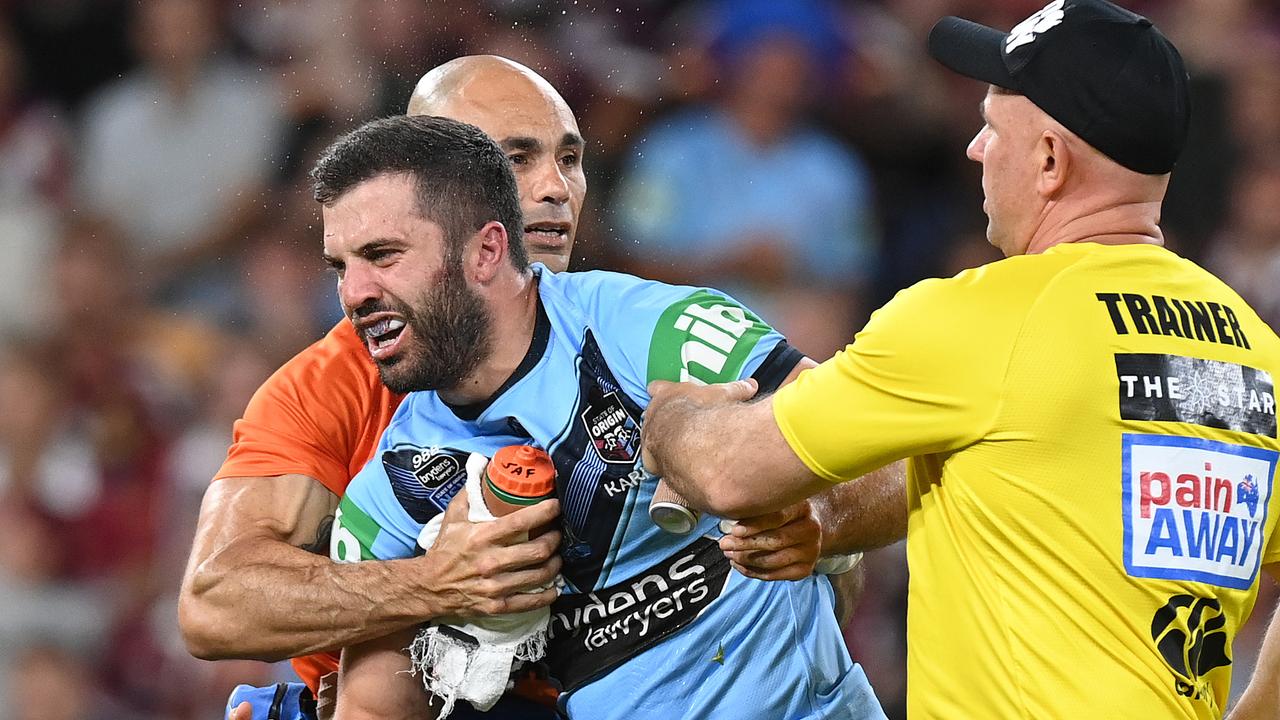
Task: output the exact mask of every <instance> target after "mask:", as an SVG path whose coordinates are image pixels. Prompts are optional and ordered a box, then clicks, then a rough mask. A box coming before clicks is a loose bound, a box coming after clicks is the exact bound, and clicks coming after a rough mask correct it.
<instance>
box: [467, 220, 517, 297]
mask: <svg viewBox="0 0 1280 720" xmlns="http://www.w3.org/2000/svg"><path fill="white" fill-rule="evenodd" d="M468 246H469V248H468V249H469V250H470V252H468V253H467V257H468V259H469V261H470V265H471V268H469V270H470V272H471V274H472V275H473V277H474V278H475V280H476V282H480V283H486V282H489V281H490V280H492V279H493V278H494V277H495V276H496V275H497V273H498V270H499V269H500V268H501V267H502V265H503V264H504V263H507V262H508V260H507V229H506V228H505V227H503V225H502V223H500V222H498V221H496V220H492V221H490V222H487V223H485V225H484V227H482V228H480V229H479V230H477V231H476V234H475V235H473V236H472V237H471V239H470V240H469V241H468Z"/></svg>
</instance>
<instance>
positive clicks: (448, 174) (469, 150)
mask: <svg viewBox="0 0 1280 720" xmlns="http://www.w3.org/2000/svg"><path fill="white" fill-rule="evenodd" d="M401 173H406V174H409V175H411V176H412V177H413V179H414V183H415V185H416V187H417V192H418V210H419V212H421V213H422V216H423V217H425V218H427V219H429V220H431V221H433V222H436V223H438V224H439V225H440V227H441V228H443V230H444V233H445V242H446V243H447V246H448V249H449V252H450V253H451V257H456V256H457V255H458V254H460V253H461V251H462V245H463V242H464V241H465V240H466V238H467V237H469V236H470V235H471V234H472V233H474V232H475V231H477V230H479V229H480V228H482V227H484V224H485V223H487V222H489V221H491V220H497V221H498V222H500V223H502V225H503V226H504V227H506V229H507V254H508V255H509V256H510V258H511V264H512V265H514V266H515V267H516V268H517V269H519V270H523V269H525V268H526V267H528V266H529V255H528V253H527V252H526V251H525V247H524V220H523V218H522V217H521V215H520V192H519V190H518V189H517V188H516V179H515V175H513V174H512V172H511V163H510V162H509V161H508V160H507V156H506V154H504V153H503V152H502V149H501V148H499V147H498V145H497V144H496V143H494V142H493V140H492V139H490V138H489V136H488V135H485V134H484V132H483V131H481V130H480V129H479V128H477V127H475V126H474V125H468V124H466V123H462V122H458V121H457V120H450V119H449V118H443V117H436V116H432V115H397V116H394V117H388V118H382V119H380V120H372V121H370V122H367V123H365V124H364V125H361V126H360V127H358V128H356V129H355V130H352V131H351V132H349V133H347V134H346V135H343V136H342V137H340V138H338V139H337V140H336V141H334V143H333V144H332V145H330V146H329V147H328V149H326V150H325V151H324V153H323V154H322V155H321V156H320V159H319V160H318V161H317V162H316V166H315V167H314V168H312V170H311V180H312V183H313V185H312V188H313V191H314V196H315V199H316V200H317V201H318V202H321V203H323V204H325V205H330V204H332V203H334V202H336V201H337V200H338V198H340V197H342V195H343V194H344V193H346V192H347V191H349V190H351V189H352V188H354V187H355V186H357V185H359V184H360V183H363V182H365V181H367V180H372V179H373V178H375V177H379V176H382V175H395V174H401Z"/></svg>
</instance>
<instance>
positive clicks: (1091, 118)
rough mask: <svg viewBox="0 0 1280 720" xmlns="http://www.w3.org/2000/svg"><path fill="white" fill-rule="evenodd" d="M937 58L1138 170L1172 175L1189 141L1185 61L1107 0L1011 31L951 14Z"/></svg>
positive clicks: (1067, 5) (936, 35)
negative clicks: (1016, 97) (1034, 108)
mask: <svg viewBox="0 0 1280 720" xmlns="http://www.w3.org/2000/svg"><path fill="white" fill-rule="evenodd" d="M929 54H930V55H932V56H933V57H934V58H936V59H937V60H938V61H939V62H941V63H942V64H943V65H946V66H947V67H949V68H951V69H952V70H954V71H956V72H958V73H960V74H961V75H966V76H968V77H971V78H974V79H977V80H982V81H984V82H988V83H991V84H992V85H996V86H998V87H1002V88H1005V89H1007V90H1011V91H1013V92H1015V93H1018V94H1019V95H1024V96H1026V98H1027V99H1028V100H1030V101H1031V102H1033V103H1035V104H1036V106H1038V107H1039V108H1040V109H1041V110H1044V111H1045V112H1046V113H1048V114H1049V115H1050V116H1051V117H1053V119H1055V120H1057V121H1058V122H1060V123H1062V125H1063V127H1066V128H1067V129H1068V130H1070V131H1072V132H1074V133H1075V134H1076V135H1079V136H1080V137H1081V138H1083V139H1084V141H1085V142H1087V143H1089V144H1090V145H1092V146H1093V147H1094V148H1096V149H1097V150H1098V151H1100V152H1101V153H1102V154H1104V155H1106V156H1107V157H1109V158H1111V159H1112V160H1115V161H1116V162H1118V163H1120V164H1121V165H1123V166H1125V167H1127V168H1129V169H1130V170H1134V171H1136V172H1140V173H1144V174H1148V175H1161V174H1164V173H1167V172H1169V171H1170V170H1172V169H1173V165H1174V162H1175V161H1176V160H1177V159H1178V155H1179V153H1181V152H1182V146H1183V145H1184V144H1186V139H1187V126H1188V123H1189V122H1190V119H1191V105H1190V98H1189V97H1188V92H1187V70H1186V67H1184V66H1183V64H1182V56H1181V55H1179V54H1178V50H1177V48H1175V47H1174V46H1173V43H1171V42H1169V40H1168V39H1167V38H1165V36H1164V35H1162V34H1161V33H1160V31H1159V30H1157V29H1156V28H1155V26H1153V25H1152V24H1151V21H1150V20H1148V19H1146V18H1144V17H1142V16H1141V15H1135V14H1134V13H1131V12H1129V11H1128V10H1125V9H1124V8H1121V7H1118V6H1116V5H1113V4H1111V3H1109V2H1106V0H1054V1H1053V2H1051V3H1049V4H1048V5H1046V6H1044V8H1042V9H1041V10H1039V11H1038V12H1036V13H1035V14H1033V15H1032V16H1031V17H1029V18H1027V19H1026V20H1023V21H1022V22H1021V23H1018V25H1016V26H1015V27H1014V28H1013V29H1012V30H1010V31H1009V32H1008V33H1003V32H1000V31H999V30H996V29H994V28H990V27H987V26H985V25H979V24H978V23H975V22H970V21H969V20H962V19H960V18H958V17H945V18H943V19H941V20H939V21H938V23H937V24H936V25H934V26H933V30H932V31H931V32H930V33H929Z"/></svg>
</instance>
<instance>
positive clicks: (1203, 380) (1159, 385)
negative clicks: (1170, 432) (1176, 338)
mask: <svg viewBox="0 0 1280 720" xmlns="http://www.w3.org/2000/svg"><path fill="white" fill-rule="evenodd" d="M1115 358H1116V377H1117V378H1118V379H1119V381H1120V417H1121V418H1123V419H1125V420H1157V421H1164V422H1183V423H1191V424H1193V425H1203V426H1204V427H1211V428H1221V429H1224V430H1235V431H1237V432H1247V433H1253V434H1254V435H1265V436H1267V437H1276V396H1275V388H1274V386H1273V384H1272V380H1271V374H1270V373H1268V372H1266V371H1265V370H1258V369H1255V368H1251V367H1246V366H1244V365H1236V364H1234V363H1227V362H1219V361H1217V360H1202V359H1200V358H1191V357H1183V356H1181V355H1155V354H1145V353H1144V354H1117V355H1116V356H1115Z"/></svg>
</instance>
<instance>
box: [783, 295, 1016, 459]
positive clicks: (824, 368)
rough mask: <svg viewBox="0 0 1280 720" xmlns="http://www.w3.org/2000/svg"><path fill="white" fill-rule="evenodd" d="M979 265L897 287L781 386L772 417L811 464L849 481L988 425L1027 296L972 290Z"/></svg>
mask: <svg viewBox="0 0 1280 720" xmlns="http://www.w3.org/2000/svg"><path fill="white" fill-rule="evenodd" d="M982 272H983V271H982V270H981V269H979V270H977V271H970V272H967V273H962V274H961V275H959V276H957V277H955V278H951V279H949V280H926V281H924V282H922V283H919V284H917V285H915V286H913V287H911V288H908V289H907V290H904V291H902V292H900V293H898V295H897V296H896V297H895V298H894V299H893V300H892V301H890V302H889V303H888V304H887V305H885V306H884V307H882V308H881V309H879V310H878V311H876V313H875V314H874V315H872V317H871V320H870V321H869V322H868V323H867V326H866V328H865V329H864V330H863V331H862V332H860V333H859V334H858V336H857V338H855V341H854V343H853V344H851V345H849V346H848V347H846V348H845V349H844V350H843V351H841V352H839V353H837V354H836V355H835V357H833V358H831V359H830V360H828V361H826V362H824V363H822V364H821V365H820V366H818V367H816V368H814V369H812V370H809V371H806V372H804V373H802V374H800V376H799V377H797V378H796V380H795V382H793V383H791V384H790V385H788V386H786V387H784V388H782V389H781V390H779V391H778V393H777V394H776V395H775V396H774V400H773V413H774V419H775V421H776V422H777V423H778V427H779V428H780V429H781V431H782V434H783V436H784V437H785V438H786V439H787V442H788V443H789V444H790V446H791V448H792V450H793V451H795V453H796V455H797V456H798V457H799V458H800V459H801V460H802V461H803V462H804V463H805V465H807V466H808V467H809V469H810V470H812V471H813V472H814V473H816V474H817V475H819V476H820V477H823V478H826V479H828V480H831V481H832V482H841V481H845V480H852V479H854V478H857V477H860V476H861V475H863V474H865V473H867V472H870V471H871V470H875V469H876V468H879V467H883V466H884V465H887V464H889V463H891V462H893V461H895V460H899V459H901V458H904V457H912V456H917V455H925V454H931V453H939V452H945V451H949V450H955V449H958V448H961V447H964V446H965V445H968V444H970V443H972V442H974V441H976V440H977V439H979V438H981V437H983V435H985V434H986V433H987V432H988V431H989V430H990V428H991V426H992V424H993V422H994V421H995V418H996V416H997V414H998V412H999V406H1000V393H1001V386H1002V381H1003V378H1004V373H1005V370H1006V368H1007V366H1008V361H1009V356H1010V354H1011V353H1012V349H1013V345H1014V342H1015V341H1016V338H1017V334H1018V330H1019V327H1020V325H1021V322H1022V318H1024V317H1025V315H1026V305H1027V301H1026V300H1025V299H1018V298H1014V297H1011V295H1013V294H1016V291H1014V290H1010V291H1008V292H1004V291H1002V290H1001V288H1000V287H996V288H994V289H993V288H992V287H991V285H990V284H987V285H986V286H985V287H983V288H981V290H979V289H977V288H975V287H974V284H975V282H976V280H977V278H978V277H980V276H981V274H982Z"/></svg>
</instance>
